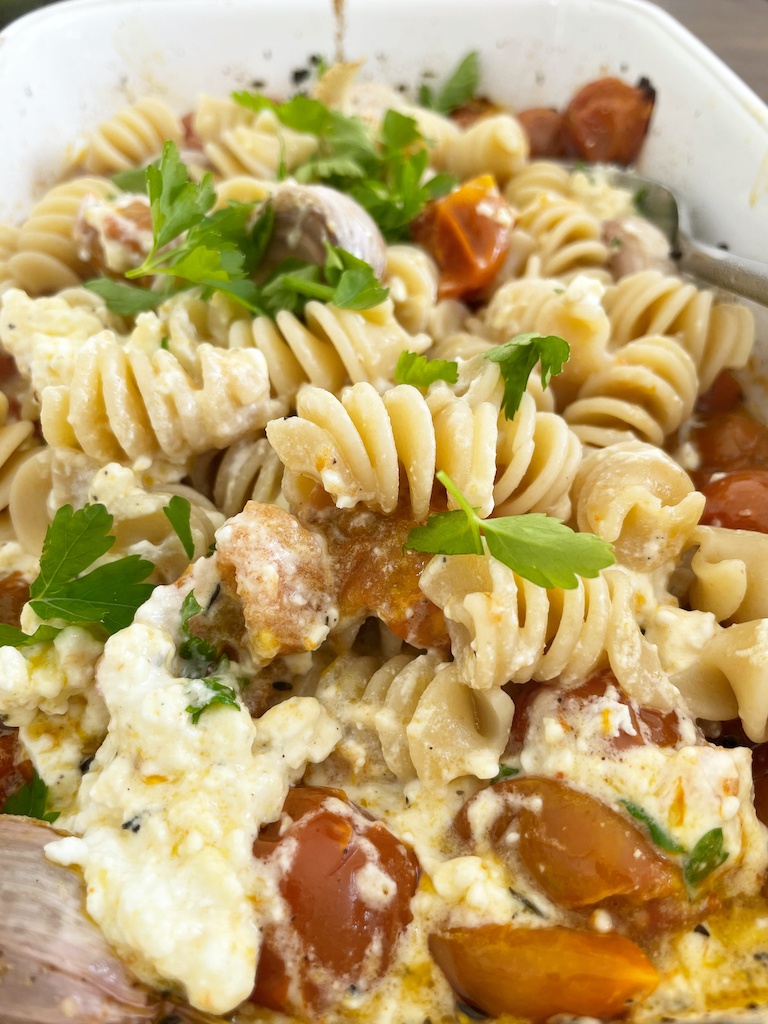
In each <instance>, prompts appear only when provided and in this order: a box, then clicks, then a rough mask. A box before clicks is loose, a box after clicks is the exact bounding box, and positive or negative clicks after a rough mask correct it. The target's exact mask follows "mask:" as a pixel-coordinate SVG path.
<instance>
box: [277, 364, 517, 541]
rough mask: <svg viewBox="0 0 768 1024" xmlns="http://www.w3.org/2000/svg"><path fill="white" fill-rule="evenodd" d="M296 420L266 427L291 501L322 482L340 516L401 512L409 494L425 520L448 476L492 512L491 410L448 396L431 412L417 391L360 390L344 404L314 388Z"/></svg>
mask: <svg viewBox="0 0 768 1024" xmlns="http://www.w3.org/2000/svg"><path fill="white" fill-rule="evenodd" d="M296 413H297V415H296V416H295V417H292V418H290V419H282V420H274V421H273V422H272V423H270V424H268V426H267V437H268V438H269V440H270V442H271V444H272V446H273V448H274V449H275V451H276V452H277V454H278V456H279V458H280V460H281V462H282V463H283V465H284V466H285V469H286V475H285V482H284V490H285V492H286V495H287V496H288V497H289V498H290V499H291V500H293V496H294V495H295V496H296V497H297V498H298V499H299V500H300V497H299V496H300V495H301V494H302V492H303V491H306V490H307V488H311V487H312V485H313V482H317V483H319V484H321V485H322V487H323V488H324V489H325V490H326V491H327V493H328V494H330V495H331V497H332V498H333V500H334V502H335V503H336V505H338V506H339V507H341V508H350V507H352V506H354V505H356V504H357V503H358V502H361V503H363V504H365V505H368V506H369V507H371V508H375V509H380V510H381V511H382V512H392V511H394V509H395V507H396V506H397V504H398V500H399V498H400V494H401V490H404V489H405V487H407V489H408V495H409V501H410V506H411V510H412V513H413V517H414V518H415V519H416V520H419V521H420V520H423V519H425V518H426V516H427V514H428V513H429V507H430V501H431V497H432V488H433V485H434V481H435V473H436V471H437V470H438V469H444V470H445V471H446V472H447V473H448V474H449V475H450V476H451V477H452V479H453V480H454V481H455V483H456V484H457V485H458V487H459V488H460V489H461V490H462V491H463V493H464V494H465V495H466V497H467V500H468V501H470V502H471V503H472V505H474V506H476V507H479V508H480V509H481V515H488V513H489V512H490V510H491V509H492V507H493V479H494V474H495V468H496V459H495V454H496V439H497V433H498V431H497V426H496V421H497V416H498V413H497V409H496V407H495V406H494V405H493V404H491V403H490V402H483V403H480V404H479V405H478V406H477V407H476V408H475V409H472V408H471V406H470V405H469V404H468V403H467V402H466V401H464V400H463V399H461V398H457V397H456V396H455V395H453V394H452V393H450V392H447V394H441V395H440V398H439V401H437V402H435V401H434V400H433V402H432V405H430V401H428V400H427V399H425V398H424V397H423V395H422V394H421V393H420V392H419V390H418V389H417V388H414V387H411V385H409V384H401V385H398V386H397V387H394V388H391V389H390V390H389V391H387V392H385V393H384V395H379V393H378V392H377V391H376V390H375V388H373V387H372V386H371V385H370V384H368V383H365V382H361V383H358V384H354V385H353V386H352V387H349V388H346V389H345V390H344V391H343V392H342V394H341V398H340V399H339V398H336V397H335V396H334V395H332V394H330V393H329V392H327V391H325V390H323V389H322V388H315V387H310V386H308V387H305V388H303V389H302V390H301V391H300V392H299V395H298V398H297V401H296ZM458 439H461V441H460V443H459V441H458ZM401 469H402V478H401Z"/></svg>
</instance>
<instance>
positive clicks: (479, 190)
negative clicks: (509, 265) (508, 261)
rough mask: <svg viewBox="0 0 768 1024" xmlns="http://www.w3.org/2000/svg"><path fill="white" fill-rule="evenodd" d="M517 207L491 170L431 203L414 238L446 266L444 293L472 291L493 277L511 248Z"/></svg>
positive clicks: (415, 226)
mask: <svg viewBox="0 0 768 1024" xmlns="http://www.w3.org/2000/svg"><path fill="white" fill-rule="evenodd" d="M513 223H514V215H513V213H512V208H511V207H510V205H509V203H507V201H506V199H504V197H503V196H502V195H501V193H500V192H499V190H498V188H497V187H496V182H495V181H494V179H493V178H492V177H491V175H490V174H484V175H482V176H481V177H479V178H473V179H472V180H471V181H467V182H465V183H464V184H463V185H462V186H461V187H460V188H458V189H456V191H455V192H451V193H450V195H447V196H443V198H442V199H435V200H433V201H432V202H431V203H428V204H427V206H426V208H425V210H424V212H423V213H422V214H421V215H420V216H419V217H417V218H416V220H415V221H414V222H413V224H412V225H411V233H412V235H413V238H414V240H415V241H416V242H418V243H419V245H423V246H424V248H425V249H428V250H429V252H430V253H431V254H432V256H433V257H434V259H435V262H436V263H437V265H438V267H439V268H440V296H441V298H458V297H463V298H467V297H470V296H472V295H474V294H476V293H477V292H479V291H480V290H481V289H483V288H485V287H486V286H487V285H489V284H490V283H491V281H493V279H494V277H495V276H496V274H497V273H498V272H499V270H500V269H501V266H502V264H503V263H504V260H505V258H506V255H507V252H508V250H509V232H510V228H511V227H512V225H513Z"/></svg>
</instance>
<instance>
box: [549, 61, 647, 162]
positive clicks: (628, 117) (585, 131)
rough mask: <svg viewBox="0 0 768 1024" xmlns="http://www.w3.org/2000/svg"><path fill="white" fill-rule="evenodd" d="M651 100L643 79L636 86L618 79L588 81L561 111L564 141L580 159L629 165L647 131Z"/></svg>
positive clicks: (635, 157) (637, 153) (634, 157)
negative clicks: (564, 132) (566, 141)
mask: <svg viewBox="0 0 768 1024" xmlns="http://www.w3.org/2000/svg"><path fill="white" fill-rule="evenodd" d="M654 100H655V93H654V90H653V88H652V87H651V85H650V84H649V83H648V82H646V81H641V82H640V84H639V85H638V86H631V85H627V83H626V82H622V81H621V80H620V79H618V78H599V79H598V80H597V81H596V82H589V84H588V85H585V86H584V87H583V88H582V89H579V91H578V92H577V93H576V95H575V96H574V97H573V99H572V100H571V102H570V103H569V104H568V106H567V108H566V110H565V115H564V120H565V131H566V133H567V136H568V141H569V143H570V144H571V145H572V146H573V148H574V149H575V150H576V153H577V154H578V155H579V156H580V157H581V158H582V160H588V161H591V162H599V163H612V164H625V165H626V164H631V163H632V162H633V160H636V159H637V157H638V155H639V153H640V149H641V147H642V144H643V140H644V139H645V135H646V132H647V131H648V123H649V121H650V119H651V114H652V113H653V104H654Z"/></svg>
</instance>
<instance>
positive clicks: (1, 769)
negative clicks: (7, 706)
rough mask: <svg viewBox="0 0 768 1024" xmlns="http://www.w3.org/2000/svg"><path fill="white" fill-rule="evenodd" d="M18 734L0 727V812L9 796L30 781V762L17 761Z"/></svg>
mask: <svg viewBox="0 0 768 1024" xmlns="http://www.w3.org/2000/svg"><path fill="white" fill-rule="evenodd" d="M18 757H19V745H18V733H17V731H16V730H15V729H13V730H9V731H8V732H4V731H3V728H2V726H0V810H2V807H3V804H4V803H5V801H6V800H7V799H8V797H9V796H13V794H14V793H17V792H18V791H19V790H20V789H21V787H22V786H23V785H24V783H25V782H29V781H30V780H31V779H32V762H31V761H19V760H18Z"/></svg>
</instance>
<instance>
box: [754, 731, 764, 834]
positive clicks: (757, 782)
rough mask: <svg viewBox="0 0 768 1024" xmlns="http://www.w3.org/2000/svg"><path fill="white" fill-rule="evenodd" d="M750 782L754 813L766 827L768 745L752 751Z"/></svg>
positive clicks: (762, 744)
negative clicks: (753, 794)
mask: <svg viewBox="0 0 768 1024" xmlns="http://www.w3.org/2000/svg"><path fill="white" fill-rule="evenodd" d="M752 782H753V783H754V787H755V796H754V803H755V813H756V814H757V816H758V818H759V819H760V821H762V823H763V824H764V825H768V743H761V744H759V745H758V746H757V747H755V749H754V750H753V751H752Z"/></svg>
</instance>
